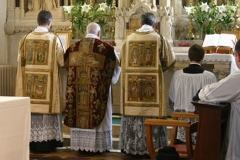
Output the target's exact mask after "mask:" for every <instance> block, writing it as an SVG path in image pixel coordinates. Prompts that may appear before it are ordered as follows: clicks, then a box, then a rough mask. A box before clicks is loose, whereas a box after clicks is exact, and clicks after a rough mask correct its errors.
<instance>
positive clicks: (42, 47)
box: [15, 10, 64, 152]
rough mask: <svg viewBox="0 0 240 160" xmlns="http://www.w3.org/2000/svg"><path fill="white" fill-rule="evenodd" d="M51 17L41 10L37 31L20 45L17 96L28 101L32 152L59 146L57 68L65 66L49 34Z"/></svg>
mask: <svg viewBox="0 0 240 160" xmlns="http://www.w3.org/2000/svg"><path fill="white" fill-rule="evenodd" d="M52 19H53V17H52V14H51V13H50V12H49V11H46V10H41V11H40V12H39V14H38V18H37V22H38V27H37V28H36V29H35V30H34V31H33V32H31V33H29V34H27V35H26V36H24V37H23V38H22V39H21V41H20V43H19V53H18V70H17V77H16V91H15V95H16V96H26V97H30V98H31V139H30V150H31V151H33V152H51V151H55V149H56V147H58V146H59V144H60V146H62V144H61V143H62V141H63V137H62V127H61V126H62V120H61V108H60V80H59V67H62V66H64V57H63V55H64V50H63V48H62V45H61V42H60V39H59V38H58V37H57V36H56V35H54V34H53V33H50V32H49V29H50V27H51V24H52Z"/></svg>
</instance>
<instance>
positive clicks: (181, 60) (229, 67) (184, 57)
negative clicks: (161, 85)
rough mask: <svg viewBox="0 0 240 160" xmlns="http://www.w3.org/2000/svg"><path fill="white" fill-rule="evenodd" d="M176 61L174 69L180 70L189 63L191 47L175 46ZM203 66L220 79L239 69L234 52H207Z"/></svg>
mask: <svg viewBox="0 0 240 160" xmlns="http://www.w3.org/2000/svg"><path fill="white" fill-rule="evenodd" d="M173 48H174V52H175V56H176V63H175V65H174V70H179V69H183V68H185V67H187V66H188V65H189V59H188V54H187V52H188V49H189V47H173ZM202 66H203V68H204V69H205V70H208V71H211V72H213V73H214V74H215V75H216V77H217V79H218V80H221V79H223V78H225V77H226V76H228V75H229V74H230V73H231V72H234V71H236V70H238V67H237V65H236V62H235V57H234V56H233V54H219V53H212V54H205V56H204V59H203V62H202Z"/></svg>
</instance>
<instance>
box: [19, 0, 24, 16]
mask: <svg viewBox="0 0 240 160" xmlns="http://www.w3.org/2000/svg"><path fill="white" fill-rule="evenodd" d="M24 13H25V11H24V0H20V15H21V16H20V17H21V18H22V17H24Z"/></svg>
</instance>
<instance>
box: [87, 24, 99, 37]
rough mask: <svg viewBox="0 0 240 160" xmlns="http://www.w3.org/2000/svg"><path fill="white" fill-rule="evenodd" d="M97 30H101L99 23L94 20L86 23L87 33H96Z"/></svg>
mask: <svg viewBox="0 0 240 160" xmlns="http://www.w3.org/2000/svg"><path fill="white" fill-rule="evenodd" d="M99 31H101V28H100V26H99V24H97V23H95V22H91V23H89V24H88V26H87V33H91V34H95V35H97V34H98V32H99Z"/></svg>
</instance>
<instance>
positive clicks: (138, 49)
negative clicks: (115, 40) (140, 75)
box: [128, 41, 157, 67]
mask: <svg viewBox="0 0 240 160" xmlns="http://www.w3.org/2000/svg"><path fill="white" fill-rule="evenodd" d="M156 47H157V44H156V42H154V41H146V42H142V41H141V42H138V41H135V42H134V41H131V42H129V53H130V54H128V55H129V57H128V59H129V60H128V62H129V63H128V66H129V67H156V65H157V64H156V60H155V57H156V51H157V49H156Z"/></svg>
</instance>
